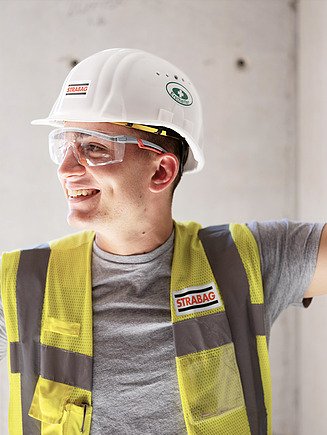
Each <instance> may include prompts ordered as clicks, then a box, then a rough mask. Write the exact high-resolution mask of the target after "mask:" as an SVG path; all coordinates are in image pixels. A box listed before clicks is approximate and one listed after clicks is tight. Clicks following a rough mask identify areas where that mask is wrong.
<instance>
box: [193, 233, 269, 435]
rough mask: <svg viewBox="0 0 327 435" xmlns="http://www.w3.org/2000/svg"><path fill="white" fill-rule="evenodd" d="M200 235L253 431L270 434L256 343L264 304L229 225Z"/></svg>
mask: <svg viewBox="0 0 327 435" xmlns="http://www.w3.org/2000/svg"><path fill="white" fill-rule="evenodd" d="M199 238H200V240H201V242H202V244H203V247H204V249H205V252H206V255H207V257H208V260H209V263H210V266H211V269H212V271H213V274H214V276H215V278H216V281H217V284H218V287H219V288H220V291H221V293H222V296H223V300H224V304H225V310H226V315H227V318H228V322H229V325H230V329H231V333H232V339H233V342H234V345H235V353H236V360H237V365H238V368H239V371H240V376H241V381H242V387H243V392H244V400H245V404H246V411H247V415H248V420H249V424H250V429H251V434H252V435H266V434H267V411H266V408H265V403H264V393H263V387H262V380H261V374H260V365H259V359H258V353H257V345H256V334H258V335H265V333H264V330H265V329H264V319H263V305H254V306H253V305H252V304H251V301H250V292H249V284H248V280H247V276H246V272H245V270H244V267H243V263H242V260H241V258H240V255H239V253H238V251H237V248H236V246H235V243H234V241H233V238H232V236H231V233H230V231H229V226H228V225H221V226H215V227H208V228H203V229H201V230H200V231H199Z"/></svg>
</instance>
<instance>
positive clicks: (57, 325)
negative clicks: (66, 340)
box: [44, 317, 81, 337]
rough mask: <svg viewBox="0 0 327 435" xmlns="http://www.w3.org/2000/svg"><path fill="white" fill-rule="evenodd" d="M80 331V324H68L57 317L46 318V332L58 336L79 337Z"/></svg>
mask: <svg viewBox="0 0 327 435" xmlns="http://www.w3.org/2000/svg"><path fill="white" fill-rule="evenodd" d="M80 329H81V325H80V323H75V322H68V321H65V320H60V319H56V318H55V317H46V319H45V321H44V330H45V331H51V332H56V333H57V334H62V335H70V336H72V337H78V336H79V334H80Z"/></svg>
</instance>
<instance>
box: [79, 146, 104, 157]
mask: <svg viewBox="0 0 327 435" xmlns="http://www.w3.org/2000/svg"><path fill="white" fill-rule="evenodd" d="M82 147H83V149H84V152H85V154H87V155H89V156H90V157H91V156H100V155H101V156H102V155H104V154H105V155H108V154H110V149H109V148H108V147H106V146H105V145H101V144H99V143H95V142H90V143H87V144H83V145H82Z"/></svg>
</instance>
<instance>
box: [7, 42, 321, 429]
mask: <svg viewBox="0 0 327 435" xmlns="http://www.w3.org/2000/svg"><path fill="white" fill-rule="evenodd" d="M34 123H36V124H47V125H53V126H55V127H56V129H55V130H54V131H52V132H51V133H50V135H49V145H50V154H51V157H52V159H53V160H54V162H55V163H57V164H58V165H59V169H58V176H59V179H60V182H61V185H62V187H63V191H64V194H65V195H66V198H67V202H68V222H69V224H70V225H71V226H73V227H75V228H80V229H83V230H87V231H84V232H81V233H78V234H75V235H72V236H69V237H66V238H63V239H60V240H56V241H53V242H50V247H49V246H47V245H44V246H41V247H38V248H36V249H33V250H26V251H22V252H19V251H17V252H14V253H10V254H4V255H3V257H2V280H1V299H2V304H3V311H4V319H5V324H4V320H3V314H1V311H0V325H2V326H1V327H0V337H2V338H1V340H2V342H3V343H4V342H5V340H6V338H7V339H8V343H9V347H8V349H9V354H8V356H9V359H10V362H9V367H10V369H9V372H10V389H11V391H10V413H9V430H10V434H15V435H16V434H24V435H25V434H28V435H30V434H32V435H34V434H59V433H60V434H62V433H65V434H66V433H67V434H77V433H81V432H82V433H86V434H87V433H92V434H167V435H168V434H169V435H171V434H186V433H189V434H223V433H225V434H229V435H230V434H235V435H236V434H237V435H239V434H250V433H251V434H260V435H261V434H271V388H270V375H269V360H268V353H267V341H268V339H269V334H270V328H271V325H272V323H273V321H274V320H275V319H276V318H277V316H278V315H279V313H280V312H281V311H282V310H283V309H285V308H286V307H287V306H288V305H290V304H291V303H299V302H301V301H302V299H303V300H304V304H305V305H308V303H309V302H308V298H312V297H313V296H316V295H318V294H323V293H324V292H325V291H326V290H325V283H326V277H325V275H324V269H325V265H326V261H327V259H326V249H327V248H326V246H327V241H326V237H327V236H326V232H325V231H323V226H322V225H319V224H297V223H292V222H288V221H280V222H270V223H256V222H252V223H250V224H247V225H244V224H242V225H239V224H233V225H229V226H226V225H224V226H219V227H214V228H209V229H202V230H201V229H200V228H201V227H200V225H198V224H196V223H189V224H179V223H176V222H174V221H173V219H172V212H171V204H172V197H173V191H174V189H175V187H176V186H177V184H178V182H179V180H180V178H181V175H182V173H183V172H184V171H189V172H192V171H197V170H200V169H201V168H202V166H203V163H204V159H203V155H202V148H201V141H202V115H201V106H200V101H199V97H198V95H197V92H196V90H195V88H194V86H193V85H192V83H191V81H190V80H189V78H188V77H187V76H186V75H185V74H184V73H183V72H182V71H180V70H179V69H177V68H176V67H175V66H173V65H171V64H170V63H168V62H166V61H164V60H163V59H160V58H158V57H156V56H153V55H151V54H148V53H145V52H143V51H140V50H130V49H113V50H105V51H102V52H100V53H96V54H95V55H93V56H90V57H89V58H87V59H85V60H84V61H83V62H81V63H80V64H78V65H77V66H76V67H75V68H74V69H73V70H72V71H71V72H70V74H69V75H68V77H67V79H66V80H65V83H64V85H63V88H62V90H61V93H60V95H59V97H58V99H57V101H56V103H55V105H54V107H53V109H52V111H51V113H50V115H49V117H48V118H47V119H45V120H37V121H35V122H34ZM319 244H320V245H319ZM318 248H319V253H318ZM317 257H318V258H317Z"/></svg>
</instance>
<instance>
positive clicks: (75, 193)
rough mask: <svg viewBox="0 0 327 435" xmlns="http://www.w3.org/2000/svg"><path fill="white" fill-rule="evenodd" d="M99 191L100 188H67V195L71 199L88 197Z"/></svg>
mask: <svg viewBox="0 0 327 435" xmlns="http://www.w3.org/2000/svg"><path fill="white" fill-rule="evenodd" d="M99 192H100V190H98V189H80V190H70V189H67V195H68V198H69V199H75V198H87V197H91V196H95V195H96V194H98V193H99Z"/></svg>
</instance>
